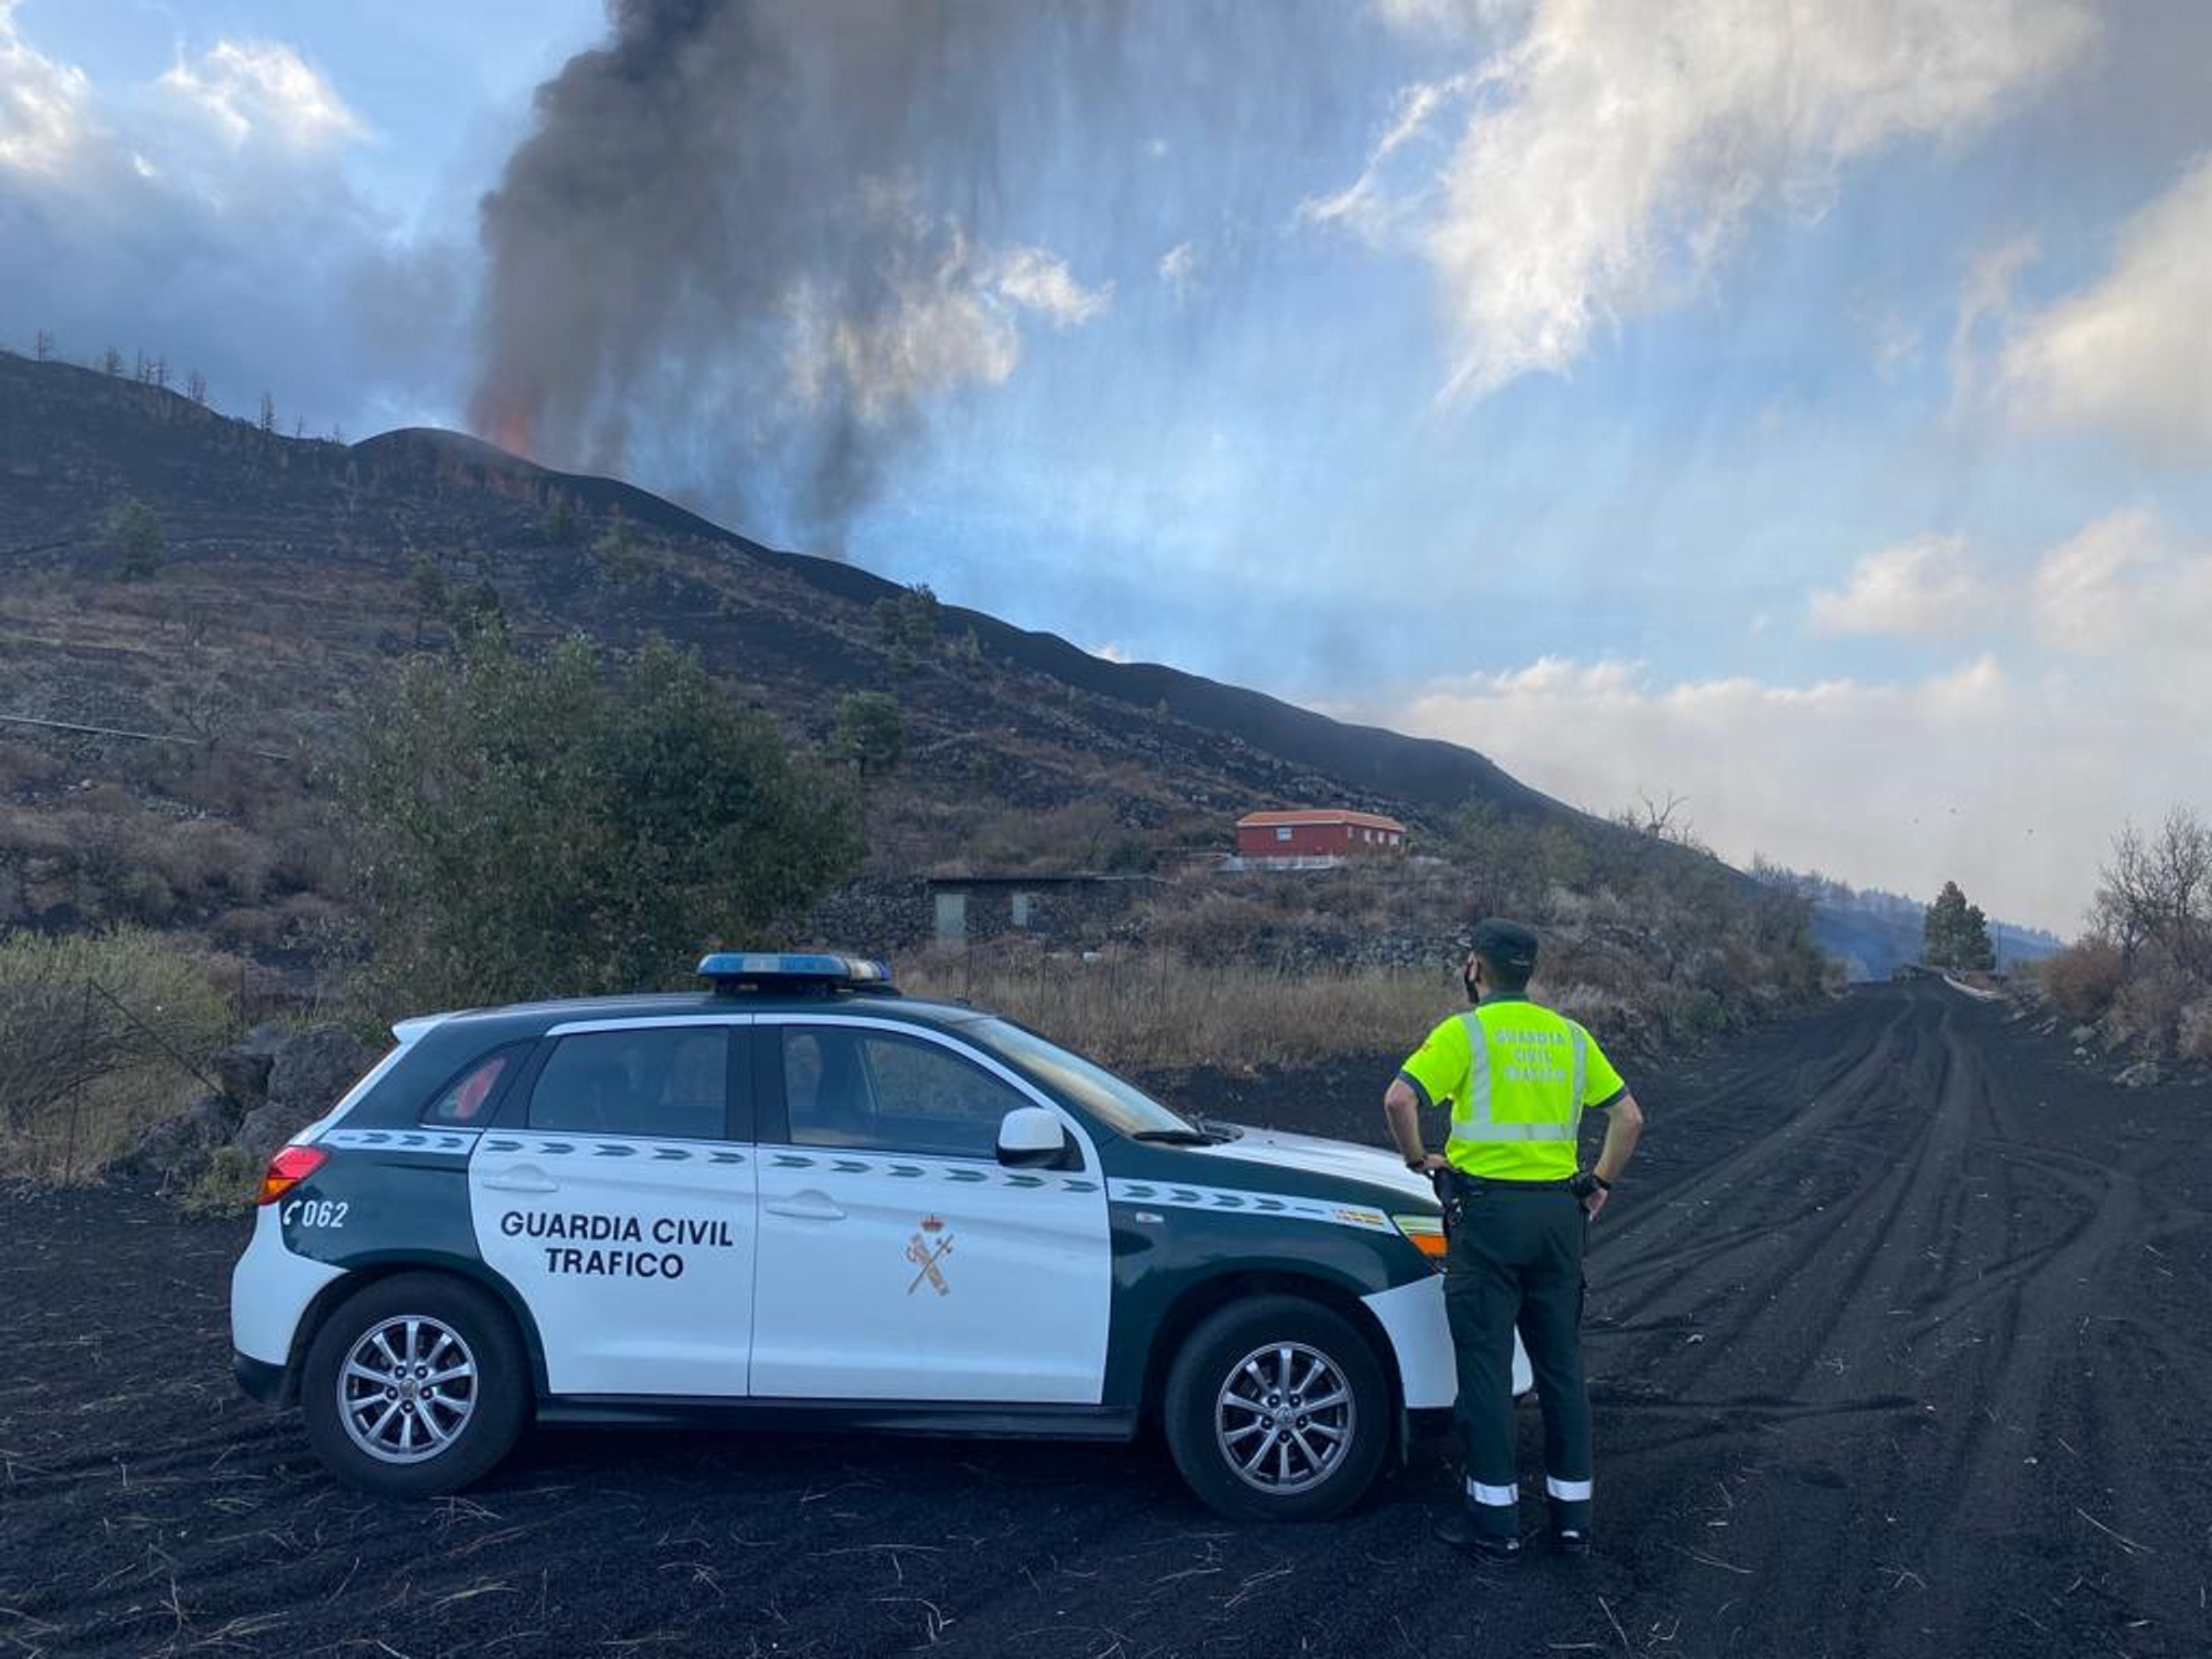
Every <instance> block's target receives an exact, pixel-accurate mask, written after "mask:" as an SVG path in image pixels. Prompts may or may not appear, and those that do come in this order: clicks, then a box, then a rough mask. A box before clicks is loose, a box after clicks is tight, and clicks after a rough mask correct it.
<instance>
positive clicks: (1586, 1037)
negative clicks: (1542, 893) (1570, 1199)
mask: <svg viewBox="0 0 2212 1659" xmlns="http://www.w3.org/2000/svg"><path fill="white" fill-rule="evenodd" d="M1400 1075H1401V1076H1402V1077H1404V1078H1405V1079H1407V1081H1409V1082H1411V1083H1412V1084H1413V1085H1415V1086H1416V1087H1417V1088H1419V1090H1420V1091H1421V1092H1422V1093H1423V1094H1425V1096H1426V1097H1428V1100H1429V1102H1430V1103H1431V1104H1436V1103H1442V1102H1445V1101H1449V1103H1450V1105H1451V1139H1450V1140H1449V1142H1447V1143H1446V1145H1445V1146H1444V1157H1445V1158H1446V1159H1447V1160H1448V1161H1449V1163H1450V1164H1451V1165H1452V1167H1453V1168H1454V1169H1456V1170H1465V1171H1466V1172H1467V1173H1468V1175H1474V1176H1486V1177H1488V1178H1489V1179H1491V1180H1492V1181H1564V1180H1565V1179H1566V1178H1567V1177H1568V1176H1571V1175H1572V1174H1574V1172H1575V1169H1576V1149H1575V1138H1576V1136H1577V1133H1579V1132H1580V1131H1581V1128H1582V1119H1583V1109H1584V1108H1585V1107H1595V1106H1609V1105H1611V1104H1612V1103H1613V1102H1614V1101H1615V1100H1617V1099H1619V1098H1620V1096H1621V1095H1622V1094H1623V1093H1625V1092H1626V1089H1625V1087H1624V1085H1622V1083H1621V1080H1620V1073H1618V1072H1616V1071H1614V1070H1613V1065H1612V1063H1611V1062H1610V1061H1609V1060H1607V1059H1606V1057H1605V1054H1604V1053H1603V1051H1602V1050H1601V1049H1600V1048H1598V1046H1597V1044H1596V1042H1595V1041H1594V1040H1592V1038H1591V1036H1590V1034H1589V1032H1588V1031H1585V1030H1583V1028H1582V1027H1581V1026H1580V1025H1577V1024H1576V1023H1575V1022H1574V1021H1573V1020H1571V1019H1569V1018H1566V1017H1565V1015H1563V1014H1556V1013H1553V1012H1552V1011H1551V1010H1550V1009H1549V1008H1544V1007H1540V1006H1538V1005H1536V1004H1535V1003H1533V1002H1528V1001H1525V1000H1522V999H1521V998H1518V997H1498V998H1496V999H1493V1000H1490V1001H1487V1002H1484V1003H1482V1004H1480V1005H1479V1006H1476V1007H1473V1008H1470V1009H1468V1011H1467V1012H1465V1013H1463V1014H1455V1015H1454V1016H1453V1017H1452V1018H1449V1019H1447V1020H1445V1021H1444V1022H1443V1024H1440V1025H1438V1026H1437V1028H1436V1030H1433V1031H1431V1032H1430V1033H1429V1036H1428V1040H1427V1041H1426V1042H1424V1043H1422V1045H1421V1047H1420V1048H1419V1051H1418V1052H1417V1053H1415V1054H1413V1057H1412V1058H1411V1059H1409V1060H1407V1062H1406V1064H1405V1066H1404V1067H1403V1068H1402V1069H1401V1072H1400Z"/></svg>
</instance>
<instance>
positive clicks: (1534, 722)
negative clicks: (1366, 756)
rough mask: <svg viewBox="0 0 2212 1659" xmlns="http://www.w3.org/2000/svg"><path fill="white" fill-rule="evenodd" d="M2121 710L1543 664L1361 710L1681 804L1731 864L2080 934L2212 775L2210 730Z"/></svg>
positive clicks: (2133, 704)
mask: <svg viewBox="0 0 2212 1659" xmlns="http://www.w3.org/2000/svg"><path fill="white" fill-rule="evenodd" d="M2113 690H2114V687H2113V686H2112V684H2108V683H2102V682H2083V681H2081V680H2078V679H2074V678H2069V677H2067V676H2064V675H2057V674H2052V675H2033V676H2028V677H2025V678H2023V677H2021V676H2017V675H2015V674H2014V673H2012V672H2008V671H2007V670H2006V669H2005V668H2004V667H2003V665H2002V664H2001V662H2000V661H1999V659H1996V658H1995V657H1993V656H1988V655H1984V656H1979V657H1976V658H1972V659H1967V660H1966V661H1964V662H1961V663H1960V664H1958V665H1955V666H1954V667H1953V668H1952V669H1951V670H1950V671H1948V672H1945V673H1943V674H1941V675H1938V676H1936V677H1934V678H1929V679H1926V680H1921V681H1916V682H1908V683H1899V684H1869V683H1863V682H1857V681H1852V680H1829V681H1821V682H1818V683H1814V684H1803V685H1789V684H1771V683H1766V682H1762V681H1759V680H1754V679H1749V678H1727V679H1714V680H1687V681H1679V682H1668V681H1665V680H1663V679H1660V678H1656V677H1655V676H1653V675H1651V674H1650V672H1649V671H1647V670H1645V669H1644V667H1643V666H1641V665H1637V664H1623V663H1617V662H1601V663H1572V662H1561V661H1547V662H1543V663H1539V664H1536V665H1532V666H1531V667H1529V668H1528V669H1524V670H1522V671H1516V672H1512V673H1506V674H1501V675H1494V676H1482V675H1477V676H1473V677H1469V678H1467V679H1463V680H1459V681H1455V682H1449V683H1446V684H1439V685H1437V686H1434V687H1431V688H1430V689H1429V690H1426V691H1425V692H1423V693H1422V694H1420V695H1419V696H1417V697H1415V698H1414V699H1413V701H1412V702H1410V703H1409V704H1407V705H1406V706H1405V707H1403V708H1399V709H1396V710H1388V711H1372V712H1375V713H1379V714H1383V716H1384V717H1385V718H1386V719H1387V720H1389V723H1391V724H1394V725H1396V726H1400V727H1401V729H1407V730H1412V731H1414V732H1421V733H1424V734H1427V735H1432V736H1436V737H1441V738H1449V739H1452V740H1454V741H1456V742H1460V743H1464V744H1468V745H1469V746H1471V747H1474V748H1476V749H1480V750H1482V751H1483V752H1484V753H1486V754H1487V755H1489V756H1490V757H1492V759H1494V760H1496V761H1497V762H1498V763H1499V764H1501V765H1502V766H1504V767H1505V768H1506V769H1507V770H1509V771H1510V772H1512V773H1513V774H1514V775H1516V776H1517V777H1520V778H1522V779H1524V780H1525V781H1528V782H1529V783H1532V784H1534V785H1535V786H1536V787H1539V788H1541V789H1544V790H1546V791H1547V792H1549V793H1553V794H1555V795H1559V796H1560V797H1562V798H1564V799H1568V800H1571V801H1574V802H1577V803H1578V804H1581V805H1586V806H1588V807H1589V808H1590V809H1591V810H1593V811H1611V810H1613V809H1615V808H1618V807H1620V806H1622V805H1626V804H1627V803H1629V802H1632V801H1633V800H1634V799H1636V798H1637V796H1638V793H1639V792H1642V793H1650V794H1652V795H1655V796H1663V795H1665V794H1668V793H1680V794H1681V795H1683V796H1686V798H1687V811H1688V816H1689V817H1690V819H1691V821H1692V823H1694V825H1695V827H1696V829H1697V830H1698V832H1699V834H1700V835H1701V836H1704V837H1705V839H1707V840H1708V841H1710V842H1712V843H1713V845H1714V846H1715V847H1716V848H1717V849H1718V850H1719V851H1720V852H1721V853H1722V854H1723V856H1725V857H1728V858H1730V859H1731V860H1737V861H1744V860H1749V858H1750V857H1751V855H1752V854H1753V853H1754V852H1763V853H1765V854H1767V855H1768V856H1770V857H1773V858H1777V859H1779V860H1783V861H1784V862H1786V863H1790V864H1792V865H1794V866H1797V867H1799V868H1806V867H1813V868H1818V869H1821V870H1825V871H1827V872H1831V873H1833V874H1836V875H1838V876H1842V877H1844V878H1847V879H1850V880H1852V881H1855V882H1857V883H1860V884H1868V885H1881V886H1885V887H1888V888H1892V889H1894V890H1904V891H1908V892H1916V893H1920V894H1923V895H1928V894H1932V893H1933V892H1934V891H1935V890H1936V887H1937V886H1938V885H1939V884H1941V883H1942V882H1943V881H1946V880H1957V881H1959V882H1960V883H1961V884H1964V885H1965V887H1966V890H1967V891H1968V892H1969V893H1970V894H1972V896H1974V897H1975V899H1976V900H1977V901H1978V902H1980V903H1982V904H1983V905H1984V907H1985V908H1988V909H1990V911H1991V913H1992V914H1994V915H2001V916H2004V917H2006V918H2008V919H2009V920H2015V921H2027V922H2031V923H2035V924H2039V925H2042V926H2047V927H2056V928H2058V929H2060V930H2062V931H2071V930H2072V928H2073V927H2075V925H2076V924H2077V922H2078V921H2079V919H2080V916H2081V910H2082V908H2083V907H2084V906H2085V905H2086V903H2087V899H2088V896H2089V891H2090V889H2091V887H2092V885H2093V883H2094V880H2095V875H2096V868H2097V865H2098V862H2099V860H2100V859H2101V858H2102V857H2103V856H2104V854H2105V853H2106V848H2107V843H2108V842H2109V839H2110V836H2111V835H2112V831H2113V830H2114V829H2117V828H2118V826H2119V824H2120V823H2121V821H2122V820H2123V819H2124V818H2125V817H2129V816H2130V815H2133V816H2134V817H2136V819H2138V820H2147V819H2151V818H2154V817H2156V816H2157V815H2158V814H2160V813H2162V812H2163V811H2165V810H2166V808H2167V807H2168V806H2170V805H2172V804H2173V802H2174V801H2175V800H2176V799H2182V798H2184V797H2185V792H2186V791H2188V790H2189V789H2191V788H2192V787H2193V788H2196V789H2197V790H2198V791H2199V792H2200V793H2201V792H2202V789H2203V784H2202V780H2203V779H2204V778H2206V777H2207V776H2212V738H2207V736H2206V735H2205V733H2204V732H2203V730H2202V729H2201V728H2176V727H2173V726H2171V725H2170V724H2168V725H2166V726H2165V727H2164V729H2162V730H2161V729H2160V728H2159V726H2158V725H2157V724H2156V723H2157V722H2160V721H2164V720H2166V714H2165V711H2164V709H2163V708H2162V706H2161V705H2160V703H2158V702H2156V701H2155V700H2154V699H2150V698H2148V697H2147V696H2145V695H2144V694H2143V693H2142V690H2141V688H2140V687H2135V686H2130V689H2129V690H2128V693H2127V695H2125V696H2113V695H2112V692H2113ZM2146 750H2149V751H2152V752H2156V753H2159V754H2160V757H2161V764H2160V766H2158V767H2155V768H2151V767H2145V766H2143V765H2142V763H2141V757H2142V755H2143V754H2144V753H2145V752H2146ZM2201 804H2203V803H2202V802H2200V805H2201Z"/></svg>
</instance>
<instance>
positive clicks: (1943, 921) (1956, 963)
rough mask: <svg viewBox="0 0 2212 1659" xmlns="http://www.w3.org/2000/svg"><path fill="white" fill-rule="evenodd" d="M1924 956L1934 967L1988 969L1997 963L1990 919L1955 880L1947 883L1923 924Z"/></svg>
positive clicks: (1929, 908)
mask: <svg viewBox="0 0 2212 1659" xmlns="http://www.w3.org/2000/svg"><path fill="white" fill-rule="evenodd" d="M1920 932H1921V939H1922V940H1923V949H1922V951H1921V955H1922V957H1923V958H1924V959H1925V961H1926V962H1927V963H1928V965H1929V967H1930V968H1958V969H1987V968H1994V967H1996V961H1997V958H1996V951H1995V950H1994V949H1993V948H1991V946H1990V927H1989V919H1988V918H1987V917H1985V916H1984V915H1983V914H1982V908H1981V906H1979V905H1978V904H1969V903H1967V902H1966V894H1965V893H1963V892H1962V891H1960V888H1959V884H1958V883H1957V882H1955V881H1947V882H1945V883H1944V884H1943V890H1942V892H1940V893H1938V894H1937V895H1936V902H1935V903H1933V904H1931V905H1929V907H1928V914H1927V915H1926V917H1925V918H1924V919H1923V921H1922V923H1921V929H1920Z"/></svg>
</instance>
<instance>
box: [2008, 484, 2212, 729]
mask: <svg viewBox="0 0 2212 1659" xmlns="http://www.w3.org/2000/svg"><path fill="white" fill-rule="evenodd" d="M2027 592H2028V603H2029V608H2030V611H2031V614H2032V615H2033V617H2034V620H2035V626H2036V632H2037V634H2038V635H2039V637H2040V638H2041V640H2042V641H2043V642H2044V643H2045V645H2047V646H2049V647H2051V649H2052V650H2054V651H2063V652H2067V653H2072V654H2075V655H2077V656H2106V655H2111V654H2112V653H2117V652H2125V653H2129V654H2130V655H2131V656H2138V657H2148V658H2149V659H2152V660H2159V661H2163V660H2168V659H2178V660H2182V661H2186V660H2190V659H2198V660H2201V659H2205V658H2208V657H2212V548H2206V547H2203V546H2197V547H2194V548H2191V547H2188V546H2185V545H2183V544H2180V543H2179V542H2178V541H2177V540H2176V539H2175V538H2173V537H2172V535H2171V534H2170V532H2168V531H2167V530H2166V527H2165V526H2163V525H2161V524H2160V522H2159V520H2157V519H2155V518H2154V517H2153V516H2152V515H2151V514H2150V513H2147V512H2144V511H2142V510H2141V509H2130V510H2129V511H2126V512H2121V513H2112V514H2110V515H2109V516H2107V517H2106V518H2102V519H2100V520H2097V521H2096V522H2095V523H2094V524H2092V525H2089V526H2087V527H2085V528H2084V529H2083V530H2082V531H2081V533H2080V534H2078V535H2076V536H2075V537H2074V538H2072V539H2071V540H2069V541H2068V542H2066V543H2064V544H2062V545H2060V546H2058V547H2056V548H2053V549H2052V550H2051V551H2050V552H2049V553H2048V554H2046V555H2045V556H2044V558H2043V560H2042V562H2040V563H2039V565H2038V566H2037V567H2036V569H2035V573H2034V574H2033V577H2032V578H2031V579H2030V580H2029V582H2028V589H2027ZM2205 678H2206V689H2207V690H2208V692H2212V677H2205Z"/></svg>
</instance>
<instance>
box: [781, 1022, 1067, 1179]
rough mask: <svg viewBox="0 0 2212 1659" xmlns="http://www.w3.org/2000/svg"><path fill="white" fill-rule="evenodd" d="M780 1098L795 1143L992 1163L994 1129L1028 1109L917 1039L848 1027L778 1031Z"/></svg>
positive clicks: (1008, 1090) (997, 1082)
mask: <svg viewBox="0 0 2212 1659" xmlns="http://www.w3.org/2000/svg"><path fill="white" fill-rule="evenodd" d="M783 1089H784V1100H785V1103H786V1105H787V1107H788V1108H789V1110H790V1114H791V1139H792V1141H793V1144H794V1145H796V1146H854V1147H868V1148H872V1149H874V1150H876V1151H878V1152H926V1153H933V1154H935V1155H937V1156H939V1157H947V1158H994V1157H996V1156H997V1153H998V1146H999V1125H1000V1122H1001V1121H1003V1120H1004V1119H1005V1117H1006V1114H1007V1113H1008V1112H1011V1111H1012V1110H1014V1109H1016V1108H1017V1107H1020V1106H1030V1105H1034V1104H1035V1102H1033V1101H1031V1100H1030V1099H1029V1098H1028V1097H1026V1096H1024V1095H1023V1094H1022V1093H1020V1092H1019V1091H1018V1090H1015V1089H1013V1088H1012V1087H1010V1086H1009V1085H1007V1084H1006V1083H1005V1082H1003V1081H1002V1080H1001V1079H998V1078H996V1077H994V1076H993V1075H992V1074H991V1073H988V1072H987V1071H985V1070H984V1069H983V1068H982V1067H981V1066H978V1065H976V1064H975V1062H974V1061H972V1060H965V1059H963V1058H962V1057H961V1056H960V1055H958V1054H954V1053H952V1052H951V1050H950V1049H948V1048H944V1047H942V1046H941V1045H939V1044H938V1043H934V1042H924V1041H922V1040H921V1039H920V1038H918V1037H907V1036H897V1035H896V1034H895V1033H892V1032H889V1031H876V1030H866V1029H865V1028H860V1027H854V1026H836V1025H787V1026H786V1027H784V1028H783Z"/></svg>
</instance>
